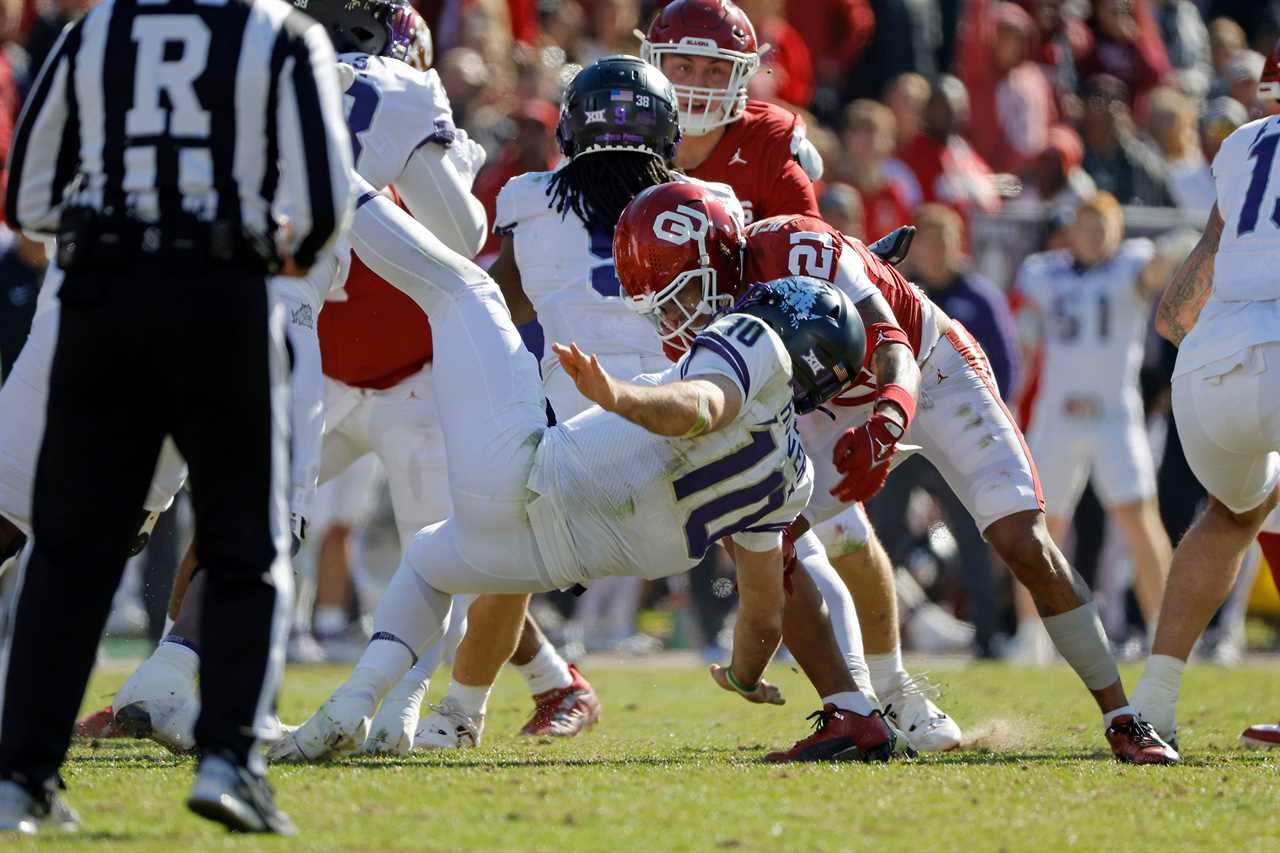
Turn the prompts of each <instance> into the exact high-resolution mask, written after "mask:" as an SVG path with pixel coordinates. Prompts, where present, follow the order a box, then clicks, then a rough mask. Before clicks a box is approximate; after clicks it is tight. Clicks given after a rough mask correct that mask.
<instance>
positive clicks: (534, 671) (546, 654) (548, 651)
mask: <svg viewBox="0 0 1280 853" xmlns="http://www.w3.org/2000/svg"><path fill="white" fill-rule="evenodd" d="M516 669H517V670H519V672H520V674H521V675H523V676H524V680H525V682H526V683H527V684H528V685H529V692H530V693H532V694H533V695H534V696H537V695H538V694H539V693H546V692H547V691H548V690H560V689H561V688H564V687H568V686H569V685H570V684H572V683H573V673H571V672H569V665H568V664H567V663H565V662H564V658H562V657H560V654H559V652H557V651H556V650H555V647H554V646H552V645H551V644H550V643H543V644H542V648H540V649H538V653H537V654H536V655H534V656H533V660H531V661H529V662H528V663H522V664H516Z"/></svg>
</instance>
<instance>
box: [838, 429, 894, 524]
mask: <svg viewBox="0 0 1280 853" xmlns="http://www.w3.org/2000/svg"><path fill="white" fill-rule="evenodd" d="M903 432H904V430H903V428H902V426H901V425H899V424H898V422H897V421H895V420H894V419H893V418H891V417H889V416H888V415H885V414H883V413H880V412H876V413H875V414H873V415H872V416H871V419H870V420H868V421H867V422H866V423H865V424H863V425H862V426H860V427H854V428H852V429H849V430H847V431H845V434H844V435H843V436H841V437H840V440H839V441H838V442H836V448H835V452H834V453H833V454H832V457H833V458H832V462H834V463H835V466H836V470H837V471H839V472H840V473H841V474H844V475H845V476H844V479H843V480H841V481H840V482H839V483H836V485H835V488H833V489H832V490H831V494H833V495H835V496H836V497H837V498H839V499H840V500H841V501H844V502H845V503H853V502H855V501H866V500H870V499H871V497H872V496H873V495H875V493H876V492H878V491H880V489H881V488H882V487H883V486H884V481H885V480H886V479H888V477H889V462H890V461H891V460H892V459H893V454H894V451H895V450H896V449H897V447H898V442H899V441H900V440H901V439H902V434H903Z"/></svg>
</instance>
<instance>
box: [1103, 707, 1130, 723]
mask: <svg viewBox="0 0 1280 853" xmlns="http://www.w3.org/2000/svg"><path fill="white" fill-rule="evenodd" d="M1124 716H1130V717H1136V716H1138V712H1137V711H1135V710H1134V709H1133V706H1132V705H1121V706H1120V707H1119V708H1116V709H1115V710H1114V711H1106V712H1105V713H1103V715H1102V725H1103V726H1104V727H1105V728H1111V724H1112V723H1114V722H1115V721H1116V717H1124Z"/></svg>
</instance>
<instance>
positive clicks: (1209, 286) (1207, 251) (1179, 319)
mask: <svg viewBox="0 0 1280 853" xmlns="http://www.w3.org/2000/svg"><path fill="white" fill-rule="evenodd" d="M1223 224H1224V223H1223V221H1222V216H1221V214H1219V213H1218V207H1217V205H1214V208H1213V211H1212V212H1211V213H1210V214H1209V222H1208V224H1207V225H1206V226H1205V231H1204V234H1203V235H1202V236H1201V237H1200V240H1199V242H1197V243H1196V246H1195V248H1194V249H1192V250H1191V254H1190V255H1188V256H1187V258H1186V260H1184V261H1183V262H1182V265H1181V266H1179V267H1178V269H1177V271H1176V272H1175V273H1174V274H1173V278H1172V279H1170V280H1169V286H1168V287H1167V288H1165V291H1164V295H1163V296H1161V297H1160V305H1159V306H1158V307H1157V308H1156V331H1157V332H1159V333H1160V335H1161V336H1162V337H1164V338H1165V339H1166V340H1168V341H1170V342H1171V343H1173V344H1174V345H1175V346H1176V345H1179V344H1181V343H1182V340H1183V338H1185V337H1186V336H1187V334H1188V333H1189V332H1190V331H1191V329H1192V327H1194V326H1195V324H1196V320H1197V319H1198V318H1199V317H1200V309H1202V308H1204V304H1205V303H1206V302H1208V301H1209V294H1210V293H1212V292H1213V259H1214V256H1215V255H1216V254H1217V252H1218V242H1219V240H1220V239H1221V237H1222V228H1223Z"/></svg>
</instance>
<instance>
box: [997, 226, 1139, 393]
mask: <svg viewBox="0 0 1280 853" xmlns="http://www.w3.org/2000/svg"><path fill="white" fill-rule="evenodd" d="M1154 256H1155V244H1154V243H1152V242H1151V241H1150V240H1146V239H1135V240H1125V241H1124V242H1123V243H1122V244H1121V245H1120V249H1119V251H1117V252H1116V254H1115V255H1114V256H1113V257H1112V258H1111V259H1110V260H1107V261H1104V262H1103V263H1100V264H1098V265H1096V266H1094V267H1091V268H1089V269H1083V268H1081V267H1078V266H1077V265H1076V264H1075V262H1074V261H1073V260H1072V257H1071V253H1070V252H1067V251H1066V250H1058V251H1053V252H1042V253H1040V254H1038V255H1032V256H1031V257H1029V258H1027V259H1026V261H1024V262H1023V264H1022V268H1021V270H1019V272H1018V278H1017V284H1018V290H1019V291H1020V292H1021V293H1022V294H1023V295H1024V296H1025V297H1026V298H1027V300H1029V301H1030V302H1031V303H1033V304H1034V305H1035V306H1036V308H1038V309H1039V312H1040V315H1041V316H1042V317H1043V318H1044V329H1043V337H1042V338H1041V346H1042V350H1043V353H1044V366H1043V367H1042V369H1041V374H1040V375H1041V379H1040V391H1039V397H1038V399H1039V400H1042V401H1044V403H1046V404H1051V405H1053V404H1057V403H1059V402H1060V401H1062V400H1063V399H1064V398H1066V397H1091V398H1093V399H1095V400H1097V401H1098V402H1100V403H1102V406H1103V411H1104V412H1114V411H1116V410H1117V409H1116V407H1118V406H1120V405H1121V404H1124V405H1126V406H1128V407H1132V406H1133V405H1135V403H1140V400H1139V396H1138V370H1139V368H1140V367H1141V366H1142V350H1143V343H1144V341H1145V338H1146V330H1147V320H1148V318H1149V315H1150V309H1151V303H1150V302H1149V301H1148V300H1147V299H1145V298H1143V296H1142V294H1141V293H1140V292H1139V290H1138V278H1139V276H1140V275H1141V273H1142V271H1143V269H1145V268H1146V266H1147V264H1149V263H1150V262H1151V259H1152V258H1153V257H1154ZM1108 404H1110V405H1108ZM1037 405H1039V404H1037Z"/></svg>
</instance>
